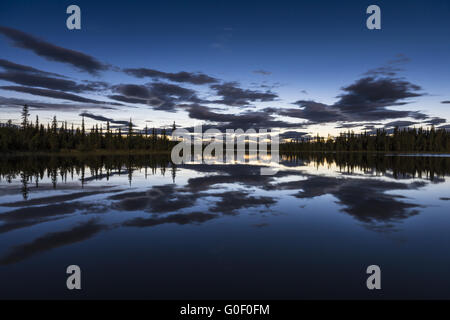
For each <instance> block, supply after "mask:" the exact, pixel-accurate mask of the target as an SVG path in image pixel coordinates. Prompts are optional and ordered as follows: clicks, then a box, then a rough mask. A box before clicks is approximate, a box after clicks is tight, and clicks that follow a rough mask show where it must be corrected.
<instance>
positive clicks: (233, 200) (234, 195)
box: [210, 191, 276, 214]
mask: <svg viewBox="0 0 450 320" xmlns="http://www.w3.org/2000/svg"><path fill="white" fill-rule="evenodd" d="M211 196H214V197H219V198H220V200H219V201H217V202H216V203H215V206H214V207H212V208H211V209H210V210H211V212H220V213H223V214H236V213H237V211H238V210H241V209H244V208H251V207H259V206H264V207H266V208H268V207H270V206H271V205H273V204H275V203H276V201H275V200H274V198H272V197H267V196H260V197H254V196H250V195H249V193H247V192H245V191H228V192H224V193H220V194H213V195H211Z"/></svg>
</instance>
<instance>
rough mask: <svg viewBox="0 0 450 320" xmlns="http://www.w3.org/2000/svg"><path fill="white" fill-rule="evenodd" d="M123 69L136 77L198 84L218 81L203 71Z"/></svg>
mask: <svg viewBox="0 0 450 320" xmlns="http://www.w3.org/2000/svg"><path fill="white" fill-rule="evenodd" d="M123 71H124V72H125V73H127V74H129V75H133V76H135V77H138V78H144V77H149V78H156V79H167V80H170V81H173V82H186V83H192V84H198V85H200V84H210V83H216V82H218V80H217V79H216V78H213V77H210V76H208V75H206V74H203V73H193V72H185V71H180V72H176V73H171V72H162V71H158V70H154V69H146V68H138V69H133V68H129V69H124V70H123Z"/></svg>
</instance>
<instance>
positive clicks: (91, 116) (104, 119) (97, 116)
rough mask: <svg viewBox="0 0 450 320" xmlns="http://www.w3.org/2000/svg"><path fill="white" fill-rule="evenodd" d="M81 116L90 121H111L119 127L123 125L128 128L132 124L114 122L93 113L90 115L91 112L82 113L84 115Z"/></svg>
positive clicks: (120, 121)
mask: <svg viewBox="0 0 450 320" xmlns="http://www.w3.org/2000/svg"><path fill="white" fill-rule="evenodd" d="M79 116H80V117H86V118H90V119H93V120H97V121H104V122H107V121H109V122H110V123H113V124H119V125H122V126H128V125H129V124H130V122H129V121H122V120H114V119H111V118H107V117H104V116H100V115H95V114H92V113H89V112H82V113H80V114H79ZM133 126H134V127H135V125H134V124H133Z"/></svg>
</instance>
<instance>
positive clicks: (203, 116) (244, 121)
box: [180, 104, 302, 131]
mask: <svg viewBox="0 0 450 320" xmlns="http://www.w3.org/2000/svg"><path fill="white" fill-rule="evenodd" d="M180 107H181V106H180ZM182 107H184V108H185V109H186V111H187V112H188V115H189V117H190V118H191V119H198V120H205V121H207V122H209V123H211V122H218V123H219V124H218V125H212V126H211V127H213V128H217V129H219V130H222V131H223V130H225V129H243V130H247V129H249V128H253V129H255V130H258V129H272V128H300V127H302V124H298V123H291V122H286V121H280V120H276V119H275V118H274V117H273V116H272V115H270V114H269V113H268V112H267V111H266V110H263V111H248V112H245V113H240V114H232V113H218V112H214V111H212V109H211V108H209V107H207V106H203V105H199V104H190V105H182Z"/></svg>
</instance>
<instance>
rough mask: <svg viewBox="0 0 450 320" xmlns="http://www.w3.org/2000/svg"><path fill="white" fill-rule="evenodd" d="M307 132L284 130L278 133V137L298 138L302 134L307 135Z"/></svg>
mask: <svg viewBox="0 0 450 320" xmlns="http://www.w3.org/2000/svg"><path fill="white" fill-rule="evenodd" d="M308 134H309V133H308V132H301V131H286V132H283V133H282V134H280V138H283V139H300V138H303V137H304V136H307V135H308Z"/></svg>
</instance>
